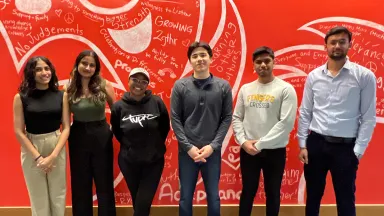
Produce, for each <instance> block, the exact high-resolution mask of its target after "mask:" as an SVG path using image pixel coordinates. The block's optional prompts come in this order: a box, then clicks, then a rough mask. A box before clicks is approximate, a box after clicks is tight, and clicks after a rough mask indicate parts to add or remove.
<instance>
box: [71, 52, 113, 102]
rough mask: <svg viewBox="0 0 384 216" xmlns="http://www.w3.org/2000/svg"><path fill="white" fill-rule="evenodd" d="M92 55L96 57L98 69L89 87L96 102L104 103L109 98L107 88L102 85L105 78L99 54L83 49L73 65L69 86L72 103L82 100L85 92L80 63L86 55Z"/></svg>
mask: <svg viewBox="0 0 384 216" xmlns="http://www.w3.org/2000/svg"><path fill="white" fill-rule="evenodd" d="M86 56H91V57H93V58H94V59H95V62H96V69H95V73H94V74H93V75H92V77H91V79H90V81H89V84H88V89H89V91H90V93H91V95H92V96H91V99H92V100H93V102H94V103H96V104H102V103H104V102H105V101H106V100H107V93H106V90H105V88H103V87H102V82H103V78H102V77H101V75H100V60H99V57H98V56H97V54H96V53H95V52H93V51H91V50H84V51H82V52H81V53H80V54H79V55H78V56H77V58H76V61H75V65H74V66H73V69H72V72H71V76H70V81H69V86H68V88H67V93H68V101H69V103H70V104H74V103H77V102H79V101H80V98H81V96H82V94H83V88H82V83H81V74H80V73H79V70H78V68H79V64H80V62H81V60H82V59H83V58H84V57H86Z"/></svg>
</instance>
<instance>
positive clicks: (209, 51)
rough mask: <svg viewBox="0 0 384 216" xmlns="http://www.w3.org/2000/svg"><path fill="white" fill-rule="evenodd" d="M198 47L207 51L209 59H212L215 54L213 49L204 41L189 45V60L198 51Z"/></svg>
mask: <svg viewBox="0 0 384 216" xmlns="http://www.w3.org/2000/svg"><path fill="white" fill-rule="evenodd" d="M198 47H202V48H204V49H205V50H207V52H208V55H209V57H211V58H212V56H213V54H212V48H211V47H210V46H209V44H207V43H206V42H204V41H196V42H193V43H192V44H191V45H189V47H188V52H187V55H188V59H191V55H192V52H193V50H194V49H196V48H198Z"/></svg>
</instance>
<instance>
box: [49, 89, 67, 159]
mask: <svg viewBox="0 0 384 216" xmlns="http://www.w3.org/2000/svg"><path fill="white" fill-rule="evenodd" d="M62 112H63V113H62V123H61V125H62V131H61V135H60V137H59V141H58V142H57V145H56V147H55V149H54V150H53V152H52V153H51V155H50V156H51V157H53V158H56V157H57V155H59V153H60V151H61V150H62V149H63V147H64V145H65V143H66V142H67V140H68V136H69V130H70V111H69V104H68V94H67V93H66V92H64V95H63V111H62Z"/></svg>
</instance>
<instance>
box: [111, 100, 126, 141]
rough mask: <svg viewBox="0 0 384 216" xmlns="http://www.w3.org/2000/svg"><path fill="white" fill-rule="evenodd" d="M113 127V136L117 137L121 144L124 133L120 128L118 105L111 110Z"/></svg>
mask: <svg viewBox="0 0 384 216" xmlns="http://www.w3.org/2000/svg"><path fill="white" fill-rule="evenodd" d="M111 126H112V132H113V134H114V135H115V137H116V139H117V140H118V141H119V142H120V143H121V141H122V136H123V132H122V131H121V128H120V111H119V110H118V108H117V104H116V103H115V104H114V105H113V106H112V108H111Z"/></svg>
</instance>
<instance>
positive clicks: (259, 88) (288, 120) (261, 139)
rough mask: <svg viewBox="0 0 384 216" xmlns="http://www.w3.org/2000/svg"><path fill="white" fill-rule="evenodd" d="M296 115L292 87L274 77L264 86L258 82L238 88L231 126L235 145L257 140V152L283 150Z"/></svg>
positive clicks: (295, 100)
mask: <svg viewBox="0 0 384 216" xmlns="http://www.w3.org/2000/svg"><path fill="white" fill-rule="evenodd" d="M296 112H297V95H296V91H295V89H294V88H293V86H292V85H291V84H289V83H287V82H285V81H283V80H281V79H279V78H277V77H275V79H274V80H273V81H272V82H270V83H267V84H262V83H260V82H259V81H258V80H256V81H253V82H251V83H247V84H245V85H243V86H242V87H241V88H240V91H239V94H238V97H237V103H236V107H235V110H234V113H233V117H232V125H233V130H234V134H235V139H236V142H237V143H238V144H240V145H242V144H243V143H244V142H245V141H247V140H258V141H257V142H256V144H255V147H256V148H257V149H258V150H262V149H276V148H283V147H285V146H286V145H287V144H288V141H289V134H290V132H291V131H292V129H293V126H294V123H295V119H296Z"/></svg>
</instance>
